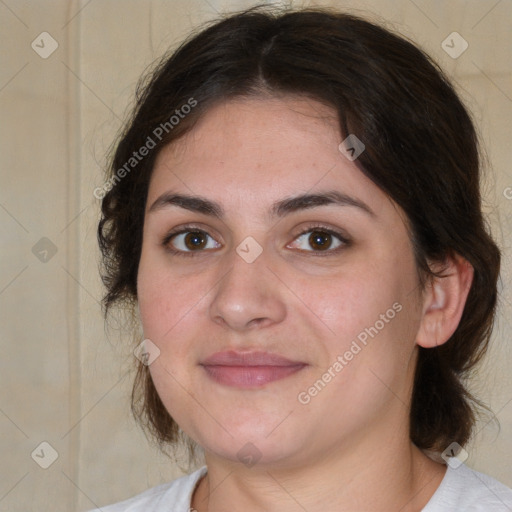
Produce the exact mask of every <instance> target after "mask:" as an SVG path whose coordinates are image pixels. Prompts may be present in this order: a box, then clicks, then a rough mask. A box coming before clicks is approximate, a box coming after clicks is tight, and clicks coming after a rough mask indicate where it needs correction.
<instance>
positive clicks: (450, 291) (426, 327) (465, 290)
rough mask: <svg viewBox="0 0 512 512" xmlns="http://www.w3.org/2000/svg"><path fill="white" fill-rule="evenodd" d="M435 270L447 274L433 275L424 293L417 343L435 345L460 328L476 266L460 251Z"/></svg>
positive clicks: (427, 345)
mask: <svg viewBox="0 0 512 512" xmlns="http://www.w3.org/2000/svg"><path fill="white" fill-rule="evenodd" d="M431 268H432V270H435V271H439V270H443V275H444V276H445V277H433V278H432V279H431V280H429V282H428V284H427V285H426V287H425V290H424V293H423V313H422V319H421V323H420V327H419V330H418V334H417V336H416V343H417V344H418V345H420V346H421V347H424V348H432V347H436V346H438V345H442V344H443V343H445V342H446V341H448V340H449V339H450V337H451V335H452V334H453V333H454V332H455V330H456V329H457V327H458V325H459V322H460V319H461V317H462V312H463V311H464V306H465V304H466V299H467V297H468V294H469V290H470V289H471V284H472V282H473V274H474V269H473V266H472V265H471V264H470V263H469V262H468V261H467V260H466V259H464V258H463V257H462V256H460V255H459V254H454V255H453V256H447V258H446V260H445V261H444V262H443V263H442V264H440V263H437V264H434V265H431Z"/></svg>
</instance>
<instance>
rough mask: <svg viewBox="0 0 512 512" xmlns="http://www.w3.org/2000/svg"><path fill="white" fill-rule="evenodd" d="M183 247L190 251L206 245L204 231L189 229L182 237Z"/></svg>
mask: <svg viewBox="0 0 512 512" xmlns="http://www.w3.org/2000/svg"><path fill="white" fill-rule="evenodd" d="M183 241H184V243H185V247H187V249H190V250H191V251H193V250H195V249H203V248H204V247H205V246H206V243H207V241H206V237H205V236H204V233H201V232H199V231H191V232H189V233H187V234H186V236H185V238H184V240H183Z"/></svg>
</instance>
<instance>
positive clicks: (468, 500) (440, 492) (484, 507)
mask: <svg viewBox="0 0 512 512" xmlns="http://www.w3.org/2000/svg"><path fill="white" fill-rule="evenodd" d="M454 510H464V511H465V512H506V511H508V510H510V511H512V489H510V488H509V487H507V486H506V485H504V484H502V483H501V482H499V481H498V480H496V479H494V478H492V477H490V476H489V475H486V474H484V473H480V472H478V471H475V470H474V469H471V468H469V467H468V466H466V465H464V464H461V465H460V466H458V467H455V465H454V466H453V467H452V466H450V465H448V468H447V470H446V474H445V476H444V478H443V480H442V482H441V485H440V486H439V488H438V489H437V491H436V492H435V493H434V495H433V496H432V498H431V499H430V501H429V502H428V503H427V505H426V506H425V508H424V509H423V511H422V512H449V511H454Z"/></svg>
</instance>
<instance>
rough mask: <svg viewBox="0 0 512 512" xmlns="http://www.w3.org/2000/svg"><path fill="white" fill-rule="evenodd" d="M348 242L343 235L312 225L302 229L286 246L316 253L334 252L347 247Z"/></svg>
mask: <svg viewBox="0 0 512 512" xmlns="http://www.w3.org/2000/svg"><path fill="white" fill-rule="evenodd" d="M350 243H351V242H350V240H349V239H347V238H346V237H345V236H344V235H342V234H341V233H338V232H337V231H333V230H332V229H330V228H320V227H316V228H313V227H312V228H310V229H308V230H306V231H303V232H302V233H301V234H300V235H299V236H298V237H297V238H296V239H295V241H294V242H293V244H292V245H291V246H288V247H290V248H294V249H300V250H301V251H303V252H309V253H312V254H315V253H316V254H318V255H319V253H322V252H324V253H326V254H335V253H337V252H339V251H341V250H343V249H344V248H346V247H348V246H349V245H350Z"/></svg>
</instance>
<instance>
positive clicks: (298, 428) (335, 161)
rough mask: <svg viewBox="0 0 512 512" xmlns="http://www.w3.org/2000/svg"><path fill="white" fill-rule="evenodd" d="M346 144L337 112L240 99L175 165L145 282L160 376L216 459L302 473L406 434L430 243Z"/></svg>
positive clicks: (216, 110) (197, 130)
mask: <svg viewBox="0 0 512 512" xmlns="http://www.w3.org/2000/svg"><path fill="white" fill-rule="evenodd" d="M341 141H342V138H341V135H340V133H339V130H338V128H337V123H336V117H335V113H334V111H332V110H330V109H329V108H327V107H325V106H323V105H321V104H320V103H316V102H313V101H311V100H305V99H297V98H288V99H263V98H253V99H243V100H231V101H229V102H226V103H223V104H220V105H218V106H215V107H213V108H212V109H210V111H209V112H208V113H207V114H206V115H205V116H204V117H203V118H202V119H201V121H200V122H199V124H197V125H196V126H195V127H194V129H193V130H192V131H190V132H189V133H188V134H187V135H186V136H185V137H183V138H181V139H179V140H178V141H176V142H175V143H174V144H173V145H172V146H169V147H167V148H165V149H164V150H162V151H161V153H160V154H159V156H158V158H157V161H156V164H155V168H154V171H153V175H152V178H151V182H150V187H149V193H148V200H147V208H146V215H145V223H144V236H143V246H142V255H141V260H140V265H139V274H138V301H139V310H140V315H141V321H142V325H143V330H144V336H145V338H148V339H150V340H151V342H152V343H154V344H155V345H156V346H157V347H158V349H159V350H160V355H159V356H158V357H157V358H156V360H155V361H154V362H153V363H152V364H151V365H150V367H149V369H150V372H151V375H152V378H153V381H154V384H155V387H156V389H157V392H158V394H159V396H160V397H161V399H162V401H163V403H164V405H165V407H166V409H167V410H168V412H169V413H170V415H171V416H172V417H173V418H174V420H175V421H176V422H177V423H178V424H179V426H180V427H181V429H182V430H183V431H185V432H186V433H187V434H188V435H189V436H190V437H191V438H192V439H194V440H195V441H196V442H197V443H199V444H200V445H201V446H202V447H204V448H205V449H206V450H207V452H211V453H213V454H215V455H216V456H219V457H223V458H225V459H229V460H233V461H237V460H241V457H242V456H243V455H244V454H247V453H248V454H249V455H253V456H254V457H256V458H259V460H260V463H265V462H268V463H273V464H285V463H286V464H287V463H290V464H291V463H293V464H297V463H300V462H301V461H307V460H311V459H312V458H314V457H317V456H318V457H322V456H325V454H327V453H335V452H336V451H337V450H343V449H345V448H346V447H347V446H350V444H351V443H354V442H355V441H356V440H358V439H362V438H363V437H364V438H365V439H378V438H379V436H382V435H383V433H384V432H385V430H386V429H388V431H396V428H397V425H398V426H401V427H405V425H404V423H405V422H406V421H407V410H406V407H404V405H403V402H406V401H407V400H408V398H407V397H408V396H409V395H408V393H409V392H410V386H411V382H412V377H413V372H414V361H415V355H416V349H415V347H416V344H415V335H416V333H417V331H418V327H419V323H420V321H421V296H420V293H419V288H418V277H417V270H416V266H415V261H414V257H413V251H412V246H411V242H410V239H409V235H408V230H407V228H406V225H405V216H404V214H403V212H402V211H401V209H400V208H399V207H398V206H397V205H396V204H395V203H394V202H393V201H392V200H391V199H390V198H389V197H388V196H387V195H386V194H384V192H382V191H381V190H380V189H379V188H378V187H377V186H376V185H374V184H373V183H372V182H371V181H370V180H369V179H368V178H367V177H365V176H364V175H363V174H362V172H361V171H360V170H359V169H358V168H357V167H356V165H355V162H353V161H350V160H349V159H348V158H347V157H346V156H345V155H344V154H343V153H342V152H340V150H339V145H340V142H341ZM183 196H186V197H183ZM191 196H194V197H195V198H196V199H195V200H194V199H191ZM305 196H311V197H305ZM198 199H200V200H201V201H199V200H198ZM388 433H389V432H388ZM247 443H252V444H251V445H248V444H247ZM240 450H241V451H240Z"/></svg>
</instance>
